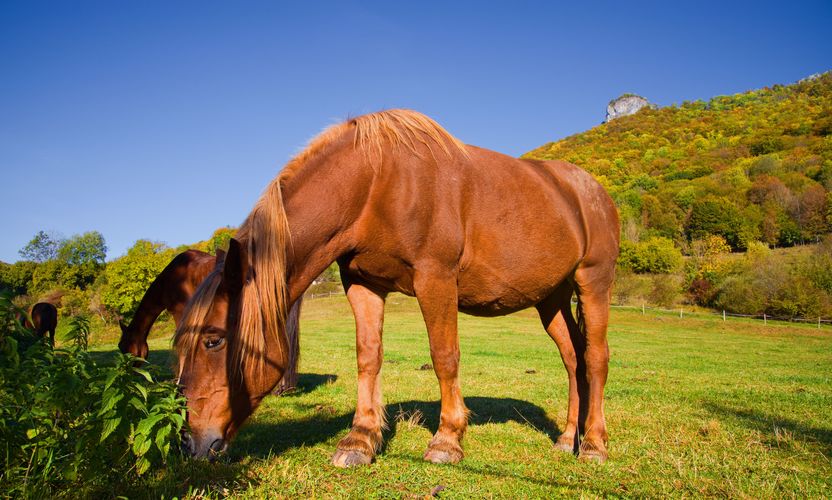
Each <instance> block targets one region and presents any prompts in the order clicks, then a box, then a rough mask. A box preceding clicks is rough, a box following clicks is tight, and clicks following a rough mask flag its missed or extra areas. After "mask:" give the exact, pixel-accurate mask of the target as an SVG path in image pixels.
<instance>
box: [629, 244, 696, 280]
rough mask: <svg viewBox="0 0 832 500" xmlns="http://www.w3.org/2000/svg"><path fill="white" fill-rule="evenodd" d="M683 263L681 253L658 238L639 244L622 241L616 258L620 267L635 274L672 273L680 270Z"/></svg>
mask: <svg viewBox="0 0 832 500" xmlns="http://www.w3.org/2000/svg"><path fill="white" fill-rule="evenodd" d="M683 262H684V260H683V258H682V252H681V251H680V250H679V249H678V248H676V246H675V245H673V242H672V241H671V240H669V239H667V238H663V237H660V236H659V237H653V238H650V239H648V240H646V241H643V242H639V243H633V242H631V241H622V242H621V252H620V254H619V256H618V263H619V265H620V266H621V267H623V268H625V269H630V270H632V271H634V272H636V273H661V274H666V273H672V272H675V271H678V270H679V269H681V267H682V264H683Z"/></svg>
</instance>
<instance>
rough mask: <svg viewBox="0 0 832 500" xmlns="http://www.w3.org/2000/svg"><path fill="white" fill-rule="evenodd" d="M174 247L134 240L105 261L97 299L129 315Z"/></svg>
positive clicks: (165, 263)
mask: <svg viewBox="0 0 832 500" xmlns="http://www.w3.org/2000/svg"><path fill="white" fill-rule="evenodd" d="M174 254H175V251H174V250H172V249H170V248H168V247H167V246H165V245H164V244H163V243H156V242H152V241H148V240H138V241H136V243H135V244H133V246H132V247H130V249H129V250H127V254H126V255H124V256H122V257H119V258H118V259H116V260H114V261H112V262H110V263H109V265H107V269H106V270H105V271H104V279H105V280H106V282H107V285H106V286H105V287H104V288H103V289H102V294H101V300H102V302H104V305H106V306H107V308H109V309H110V310H112V311H113V312H115V313H116V314H119V315H121V316H124V317H126V318H129V317H131V316H132V315H133V314H134V313H135V312H136V308H137V307H138V306H139V302H140V301H141V300H142V297H143V296H144V293H145V292H146V291H147V288H148V287H149V286H150V284H151V283H152V282H153V280H155V279H156V276H158V275H159V273H160V272H162V270H163V269H164V268H165V266H166V265H168V263H169V262H170V261H171V259H173V257H174Z"/></svg>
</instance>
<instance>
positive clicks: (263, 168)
mask: <svg viewBox="0 0 832 500" xmlns="http://www.w3.org/2000/svg"><path fill="white" fill-rule="evenodd" d="M830 25H832V2H830V1H829V0H825V1H818V2H803V1H792V2H764V1H758V2H729V1H725V2H711V1H700V2H568V3H561V2H524V1H511V2H502V3H500V2H430V1H422V2H391V1H385V2H349V1H344V2H331V3H330V2H320V1H318V2H292V3H288V2H287V3H282V2H207V1H200V2H169V1H168V2H151V1H142V2H113V1H104V2H90V1H78V2H44V1H25V2H9V1H3V2H2V3H0V179H2V183H1V184H0V186H1V187H0V193H2V194H1V195H0V213H2V214H3V218H2V222H0V234H2V238H0V260H2V261H5V262H13V261H15V260H18V258H19V256H18V254H17V251H18V250H19V249H20V248H22V247H23V246H24V245H25V244H26V243H27V242H28V241H29V239H30V238H31V237H32V236H33V235H34V234H35V233H36V232H37V231H38V230H41V229H42V230H51V231H56V232H58V233H61V234H63V235H65V236H71V235H72V234H76V233H80V232H84V231H89V230H98V231H100V232H101V233H103V234H104V237H105V238H106V239H107V243H108V246H109V249H110V250H109V258H115V257H117V256H119V255H121V254H123V253H124V252H125V251H126V249H127V248H128V247H130V246H131V245H132V244H133V242H134V241H135V240H137V239H139V238H146V239H151V240H155V241H163V242H166V243H168V244H169V245H171V246H175V245H179V244H183V243H192V242H195V241H199V240H202V239H205V238H207V237H208V236H210V234H211V232H212V231H213V230H214V229H215V228H217V227H220V226H225V225H237V224H239V223H240V222H241V221H242V220H243V218H244V217H245V215H246V214H247V213H248V211H249V210H250V209H251V207H252V205H253V203H254V201H255V199H256V198H257V196H258V195H259V194H260V192H261V190H262V189H263V188H264V187H265V185H266V183H267V182H268V181H269V180H270V179H271V178H272V177H274V176H275V175H276V174H277V173H278V171H279V169H280V168H281V167H282V166H283V164H284V163H285V162H286V160H287V159H288V158H289V157H290V156H291V155H292V154H294V153H296V152H297V151H298V150H299V149H300V148H302V147H303V145H304V144H305V143H306V141H307V140H308V139H310V138H311V137H312V136H314V135H315V134H316V133H317V132H319V131H320V130H321V129H322V128H323V127H325V126H326V125H329V124H331V123H333V122H335V121H338V120H341V119H343V118H346V117H347V116H350V115H356V114H361V113H365V112H370V111H376V110H379V109H383V108H394V107H407V108H412V109H416V110H419V111H422V112H424V113H426V114H428V115H430V116H432V117H433V118H435V119H436V120H437V121H439V122H440V123H441V124H443V125H444V126H445V127H446V128H447V129H448V130H449V131H450V132H451V133H453V134H455V135H457V136H458V137H459V138H461V139H462V140H463V141H465V142H468V143H471V144H476V145H479V146H483V147H487V148H490V149H494V150H497V151H501V152H504V153H507V154H511V155H520V154H522V153H524V152H525V151H528V150H530V149H532V148H535V147H537V146H539V145H541V144H543V143H545V142H548V141H552V140H556V139H558V138H562V137H565V136H568V135H571V134H574V133H577V132H581V131H583V130H586V129H588V128H591V127H593V126H595V125H597V124H599V123H600V122H601V120H602V119H603V117H604V110H605V107H606V103H607V102H608V101H609V100H610V99H612V98H614V97H616V96H618V95H620V94H621V93H624V92H634V93H638V94H641V95H643V96H645V97H647V98H648V99H650V100H651V101H652V102H655V103H657V104H659V105H669V104H672V103H681V102H682V101H684V100H693V99H697V98H702V99H707V98H709V97H711V96H714V95H719V94H730V93H736V92H741V91H744V90H748V89H753V88H759V87H763V86H767V85H772V84H775V83H790V82H793V81H796V80H798V79H800V78H802V77H804V76H807V75H809V74H812V73H816V72H822V71H826V70H829V69H832V36H830V35H829V26H830Z"/></svg>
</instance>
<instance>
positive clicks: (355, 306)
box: [332, 280, 385, 467]
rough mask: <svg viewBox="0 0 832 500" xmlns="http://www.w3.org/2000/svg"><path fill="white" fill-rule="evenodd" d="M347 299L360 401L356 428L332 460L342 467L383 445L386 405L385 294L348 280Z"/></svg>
mask: <svg viewBox="0 0 832 500" xmlns="http://www.w3.org/2000/svg"><path fill="white" fill-rule="evenodd" d="M344 288H345V289H346V291H347V299H348V300H349V302H350V306H352V311H353V314H354V315H355V341H356V343H355V345H356V355H357V360H358V402H357V405H356V408H355V416H354V417H353V420H352V429H350V432H349V433H348V434H347V435H346V436H344V438H343V439H341V441H340V442H339V443H338V449H337V450H336V451H335V454H334V455H333V456H332V463H333V465H336V466H338V467H349V466H352V465H362V464H369V463H370V462H372V461H373V457H375V455H376V452H377V451H378V449H379V447H380V446H381V430H382V428H383V427H384V417H385V415H384V407H383V405H382V402H381V377H380V374H381V361H382V346H381V331H382V325H383V323H384V298H385V297H384V295H379V294H377V293H375V292H373V291H372V290H370V289H369V288H366V287H364V286H362V285H360V284H357V283H349V282H348V281H347V280H344Z"/></svg>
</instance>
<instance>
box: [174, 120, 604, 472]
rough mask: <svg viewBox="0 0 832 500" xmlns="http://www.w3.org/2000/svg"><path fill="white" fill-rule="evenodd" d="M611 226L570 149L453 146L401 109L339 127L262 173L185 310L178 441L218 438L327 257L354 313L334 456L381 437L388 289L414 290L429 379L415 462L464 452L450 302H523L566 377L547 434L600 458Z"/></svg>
mask: <svg viewBox="0 0 832 500" xmlns="http://www.w3.org/2000/svg"><path fill="white" fill-rule="evenodd" d="M619 231H620V230H619V220H618V213H617V211H616V208H615V205H614V203H613V201H612V200H611V198H610V197H609V195H608V194H607V193H606V191H604V189H603V187H602V186H601V185H600V184H599V183H598V182H597V181H595V180H594V178H593V177H592V176H591V175H590V174H588V173H587V172H585V171H583V170H581V169H580V168H578V167H576V166H575V165H572V164H570V163H567V162H564V161H535V160H524V159H516V158H512V157H509V156H505V155H502V154H500V153H497V152H494V151H490V150H487V149H482V148H479V147H475V146H471V145H465V144H463V143H462V142H461V141H459V140H458V139H456V138H455V137H454V136H452V135H451V134H450V133H449V132H447V131H446V130H445V129H443V128H442V127H441V126H440V125H439V124H437V123H436V122H435V121H433V120H432V119H430V118H429V117H427V116H425V115H422V114H420V113H417V112H415V111H410V110H387V111H382V112H378V113H372V114H367V115H363V116H359V117H357V118H353V119H350V120H347V121H345V122H343V123H340V124H338V125H334V126H332V127H330V128H329V129H326V130H325V131H324V132H322V133H321V134H320V135H318V136H317V137H316V138H315V139H313V140H312V141H311V142H310V144H309V145H308V146H307V147H306V148H305V149H304V150H303V151H302V152H301V153H300V154H298V155H297V156H295V157H294V158H293V159H291V160H290V161H289V163H287V164H286V166H285V167H284V168H283V170H282V171H281V172H280V173H279V175H278V176H277V177H275V178H274V179H273V180H272V181H271V182H270V183H269V184H268V186H267V187H266V189H265V192H264V193H263V194H262V196H261V197H260V198H259V199H258V200H257V202H256V203H255V205H254V208H253V209H252V211H251V212H250V213H249V215H248V216H247V217H246V219H245V221H244V222H243V223H242V225H241V226H240V228H239V229H238V231H237V232H236V234H235V236H234V238H233V239H232V240H231V242H230V245H229V250H228V254H227V255H226V257H225V259H224V262H223V263H222V264H218V265H217V267H216V268H215V270H214V271H213V272H212V273H211V274H210V275H209V276H208V277H207V278H206V279H205V280H204V281H203V282H202V284H200V286H199V288H198V289H197V290H196V292H195V293H194V295H193V297H191V300H190V301H189V303H188V304H187V306H186V307H185V311H184V315H183V318H182V321H181V322H180V325H179V327H178V328H177V331H176V335H175V340H174V345H175V349H176V352H177V356H178V358H179V384H180V387H181V389H182V393H183V394H184V396H185V397H186V399H187V401H188V406H189V413H188V425H189V431H190V432H189V434H188V435H187V436H186V437H185V438H186V439H185V442H184V448H185V449H186V450H187V451H188V452H190V454H191V456H193V457H200V458H208V459H209V460H210V459H212V458H213V457H214V456H215V455H216V454H218V453H221V452H222V451H224V450H225V449H226V447H227V446H228V443H229V441H230V440H231V439H232V438H233V437H234V435H235V434H236V433H237V431H238V430H239V428H240V426H241V425H242V424H243V423H244V421H245V420H246V419H247V418H248V417H249V416H250V415H251V414H252V413H253V412H254V410H255V409H256V408H257V406H258V405H259V404H260V402H261V400H262V399H263V397H264V396H265V395H266V394H268V393H269V391H270V389H271V388H272V387H273V386H274V385H275V384H276V383H277V381H278V380H279V379H280V376H281V373H282V372H283V370H285V368H286V366H287V360H288V347H289V340H288V338H287V336H286V335H285V322H286V317H287V314H288V305H289V304H291V303H292V302H293V301H295V300H297V299H298V297H300V296H301V295H302V294H303V293H304V290H305V289H306V288H307V287H308V286H309V284H310V283H311V282H312V280H313V279H314V278H315V277H316V276H318V275H319V274H320V273H321V272H322V271H323V270H324V269H325V268H326V267H327V266H328V265H329V264H330V263H332V262H333V261H336V262H337V263H338V265H339V268H340V273H341V280H342V283H343V285H344V289H345V291H346V295H347V300H348V302H349V304H350V306H351V308H352V311H353V314H354V316H355V323H356V354H357V364H358V394H357V403H356V411H355V414H354V417H353V421H352V427H351V429H350V430H349V432H348V433H347V434H346V436H344V437H343V438H342V439H341V440H340V441H339V443H338V445H337V448H336V450H335V452H334V454H333V456H332V458H331V462H332V464H333V465H335V466H338V467H347V466H353V465H362V464H369V463H371V462H372V461H373V460H374V457H375V455H376V453H377V452H378V450H379V448H380V444H381V441H382V429H383V428H384V427H385V415H384V406H383V403H382V396H381V379H380V370H381V365H382V357H383V355H382V327H383V319H384V304H385V298H386V296H387V295H388V294H389V293H391V292H401V293H404V294H407V295H410V296H415V297H416V299H417V302H418V304H419V307H420V310H421V313H422V316H423V318H424V321H425V324H426V326H427V332H428V342H429V344H430V354H431V359H432V361H433V369H434V372H435V374H436V377H437V379H438V382H439V389H440V396H441V403H440V408H441V411H440V419H439V426H438V430H437V432H436V434H435V435H434V436H433V438H432V439H431V440H430V442H429V443H428V448H427V451H426V452H425V454H424V456H423V458H424V459H425V460H427V461H429V462H434V463H456V462H459V461H460V460H462V459H463V456H464V454H463V449H462V445H461V442H462V439H463V436H464V434H465V430H466V426H467V415H468V411H467V409H466V407H465V403H464V400H463V398H462V392H461V388H460V382H459V377H458V367H459V360H460V349H459V340H458V332H457V315H458V312H464V313H468V314H472V315H480V316H497V315H504V314H508V313H512V312H515V311H519V310H522V309H525V308H528V307H535V308H536V309H537V311H538V313H539V316H540V319H541V321H542V324H543V327H544V329H545V330H546V332H547V333H548V334H549V336H550V337H551V338H552V339H553V340H554V342H555V343H556V345H557V347H558V348H559V350H560V354H561V358H562V360H563V363H564V366H565V368H566V371H567V374H568V377H569V403H568V411H567V425H566V427H565V429H564V432H563V434H562V435H561V436H560V437H559V438H558V439H557V442H556V447H557V448H558V449H563V450H568V451H569V452H572V453H577V454H578V458H579V459H583V460H594V461H598V462H603V461H605V460H606V459H607V456H608V453H607V442H608V436H607V429H606V422H605V418H604V406H603V397H604V385H605V383H606V379H607V372H608V364H609V348H608V344H607V325H608V319H609V304H610V293H611V288H612V283H613V279H614V272H615V262H616V258H617V256H618V251H619ZM573 293H574V294H575V295H576V296H577V317H575V316H573V313H572V307H571V297H572V295H573Z"/></svg>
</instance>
